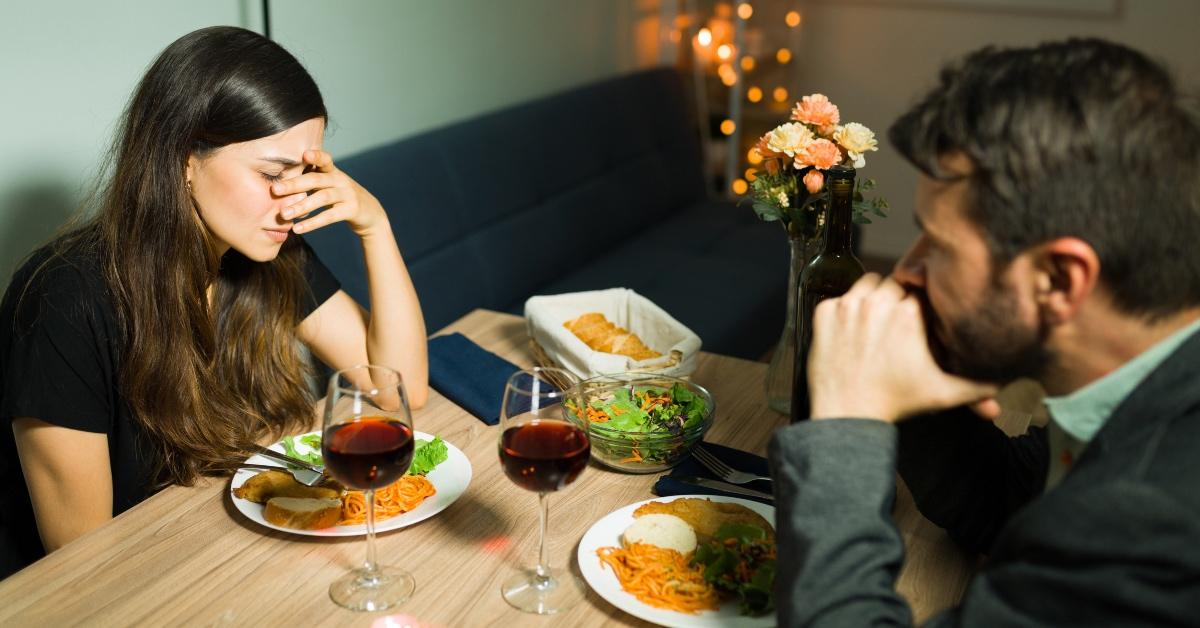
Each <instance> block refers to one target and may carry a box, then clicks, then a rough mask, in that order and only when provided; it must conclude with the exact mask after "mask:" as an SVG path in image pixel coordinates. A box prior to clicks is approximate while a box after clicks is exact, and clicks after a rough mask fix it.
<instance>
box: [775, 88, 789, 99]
mask: <svg viewBox="0 0 1200 628" xmlns="http://www.w3.org/2000/svg"><path fill="white" fill-rule="evenodd" d="M774 96H775V102H785V101H787V97H788V93H787V88H785V87H782V86H781V87H776V88H775V94H774Z"/></svg>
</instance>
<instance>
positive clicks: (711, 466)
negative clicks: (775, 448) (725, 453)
mask: <svg viewBox="0 0 1200 628" xmlns="http://www.w3.org/2000/svg"><path fill="white" fill-rule="evenodd" d="M692 456H694V457H695V458H696V460H699V461H700V464H702V465H704V466H705V467H706V468H707V469H708V470H709V471H712V472H713V474H714V475H716V476H717V477H719V478H721V479H722V480H725V481H726V482H729V483H730V484H748V483H750V482H753V481H755V480H766V481H768V482H770V481H771V478H769V477H765V476H762V475H754V474H753V473H746V472H745V471H738V470H737V469H734V468H732V467H730V466H729V465H727V464H725V463H724V462H721V460H720V459H719V458H717V457H716V456H714V455H712V453H711V452H709V451H708V450H707V449H705V448H703V447H701V446H699V445H697V446H696V447H695V448H694V449H692Z"/></svg>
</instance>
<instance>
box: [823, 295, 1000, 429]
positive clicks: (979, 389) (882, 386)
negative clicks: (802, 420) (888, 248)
mask: <svg viewBox="0 0 1200 628" xmlns="http://www.w3.org/2000/svg"><path fill="white" fill-rule="evenodd" d="M808 382H809V384H808V385H809V396H810V398H811V399H812V418H813V419H827V418H835V417H856V418H870V419H879V420H882V421H887V422H889V423H892V422H895V421H897V420H899V419H903V418H906V417H908V416H912V415H914V414H918V413H923V412H932V411H935V410H943V409H946V408H951V407H954V406H960V405H963V404H968V403H972V404H977V406H979V407H984V408H987V407H989V405H991V406H994V403H989V400H990V398H991V397H992V396H993V395H995V394H996V387H995V386H993V385H990V384H982V383H978V382H973V381H970V380H966V379H963V378H960V377H955V376H953V375H949V374H947V373H945V372H944V371H942V370H941V368H939V367H938V365H937V362H935V361H934V359H933V355H932V354H931V353H930V351H929V343H928V341H927V339H926V335H925V322H924V320H923V317H922V315H921V307H920V304H919V303H918V301H917V299H916V297H915V296H913V295H911V294H906V292H905V290H904V288H903V287H902V286H901V285H900V284H898V283H896V282H895V281H894V280H892V279H891V278H890V277H889V278H883V279H881V278H880V276H879V275H877V274H875V273H868V274H867V275H864V276H863V277H862V278H861V279H859V280H858V282H857V283H855V284H854V286H853V287H852V288H850V291H849V292H847V293H846V294H845V295H843V296H842V297H841V298H837V299H828V300H826V301H823V302H821V303H820V304H819V305H817V308H816V312H814V314H813V342H812V347H811V349H810V350H809V356H808Z"/></svg>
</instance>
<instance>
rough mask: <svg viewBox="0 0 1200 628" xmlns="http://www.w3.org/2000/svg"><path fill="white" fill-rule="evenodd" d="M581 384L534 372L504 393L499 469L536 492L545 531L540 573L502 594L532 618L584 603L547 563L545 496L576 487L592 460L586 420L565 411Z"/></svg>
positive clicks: (576, 588) (562, 374)
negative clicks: (566, 487)
mask: <svg viewBox="0 0 1200 628" xmlns="http://www.w3.org/2000/svg"><path fill="white" fill-rule="evenodd" d="M578 384H579V379H578V378H576V377H575V376H574V375H573V374H571V373H570V372H568V371H564V370H562V369H557V368H533V369H528V370H523V371H518V372H516V373H514V374H513V375H512V377H509V378H508V383H507V384H506V385H505V387H504V399H503V401H502V403H501V406H500V463H501V465H502V466H503V467H504V473H505V475H507V476H508V479H510V480H512V481H513V482H514V483H515V484H516V485H517V486H520V487H521V488H523V489H526V490H530V491H536V492H537V494H538V507H539V508H538V510H539V512H540V513H541V525H540V526H539V530H540V532H539V540H538V562H537V567H536V568H535V569H532V570H529V569H526V570H522V571H521V572H520V573H518V574H517V575H515V576H513V577H512V578H510V579H508V580H506V581H505V582H504V584H503V585H502V586H501V588H500V592H501V593H502V594H503V595H504V599H505V600H506V601H507V602H508V603H509V604H511V605H513V606H514V607H516V608H517V609H519V610H522V611H525V612H528V613H538V614H541V615H549V614H551V613H556V612H558V611H560V610H563V609H566V608H569V607H570V606H571V605H573V604H575V603H576V602H578V601H579V600H581V599H582V598H583V585H582V583H581V582H580V581H579V579H578V578H576V577H575V576H574V575H573V574H572V573H571V572H570V571H569V570H567V569H560V570H553V571H552V570H551V569H550V567H549V565H547V563H546V520H547V517H548V516H549V510H548V504H547V497H546V496H547V494H548V493H551V492H553V491H557V490H559V489H562V488H564V487H565V486H567V485H568V484H570V483H571V482H574V481H575V480H576V478H578V477H579V474H580V473H582V472H583V469H584V467H586V466H587V463H588V458H589V456H590V455H591V441H590V440H589V439H588V433H587V426H586V424H584V419H582V418H581V417H579V416H578V415H577V414H576V413H575V412H572V411H571V410H569V409H568V408H567V407H566V405H565V402H567V401H568V400H571V399H574V398H575V397H576V395H577V387H578ZM575 403H578V401H577V400H576V401H575ZM575 407H578V406H575Z"/></svg>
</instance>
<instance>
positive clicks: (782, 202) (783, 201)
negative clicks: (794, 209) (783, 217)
mask: <svg viewBox="0 0 1200 628" xmlns="http://www.w3.org/2000/svg"><path fill="white" fill-rule="evenodd" d="M779 206H780V207H782V208H784V209H787V206H788V197H787V192H784V191H783V190H780V191H779Z"/></svg>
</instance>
